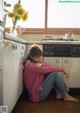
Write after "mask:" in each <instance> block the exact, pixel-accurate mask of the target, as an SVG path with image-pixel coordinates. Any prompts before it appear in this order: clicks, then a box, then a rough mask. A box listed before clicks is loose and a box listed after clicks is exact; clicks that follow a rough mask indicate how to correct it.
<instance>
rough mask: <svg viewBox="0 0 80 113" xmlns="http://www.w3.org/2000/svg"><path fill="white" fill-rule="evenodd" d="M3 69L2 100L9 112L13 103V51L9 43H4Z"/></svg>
mask: <svg viewBox="0 0 80 113" xmlns="http://www.w3.org/2000/svg"><path fill="white" fill-rule="evenodd" d="M4 46H5V47H4V66H3V68H4V71H3V77H4V78H3V101H4V105H7V106H8V112H9V113H10V112H11V110H12V108H13V106H14V103H13V95H14V92H13V82H14V81H13V78H14V74H13V52H12V46H11V44H10V42H9V43H6V44H5V45H4Z"/></svg>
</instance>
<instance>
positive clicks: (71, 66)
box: [63, 57, 80, 88]
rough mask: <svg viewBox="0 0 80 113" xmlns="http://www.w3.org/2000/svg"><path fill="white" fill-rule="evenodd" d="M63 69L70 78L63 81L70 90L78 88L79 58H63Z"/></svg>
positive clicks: (79, 81)
mask: <svg viewBox="0 0 80 113" xmlns="http://www.w3.org/2000/svg"><path fill="white" fill-rule="evenodd" d="M63 68H64V69H65V70H66V72H67V73H68V74H69V75H70V77H68V78H65V76H63V80H64V81H65V82H66V84H67V86H68V87H70V88H80V58H72V57H71V58H63Z"/></svg>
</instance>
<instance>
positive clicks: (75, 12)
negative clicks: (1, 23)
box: [6, 0, 80, 33]
mask: <svg viewBox="0 0 80 113" xmlns="http://www.w3.org/2000/svg"><path fill="white" fill-rule="evenodd" d="M17 1H18V0H17ZM7 3H11V7H9V8H7V9H8V10H9V11H11V8H12V7H13V5H14V4H15V3H16V1H15V0H7ZM21 4H22V6H23V7H24V9H25V10H27V11H28V12H29V17H28V20H27V21H26V22H23V21H19V22H18V25H20V26H21V27H25V28H28V29H29V30H30V29H31V30H34V29H35V30H36V31H37V30H38V28H39V30H41V31H45V32H44V33H46V32H48V33H52V32H53V31H54V32H56V33H59V32H57V31H56V30H58V31H60V33H64V32H65V33H66V32H73V33H80V0H21ZM45 10H46V11H45ZM10 26H11V19H9V18H8V19H7V23H6V27H10ZM63 29H64V30H63ZM50 30H51V31H52V32H50ZM62 31H63V32H62Z"/></svg>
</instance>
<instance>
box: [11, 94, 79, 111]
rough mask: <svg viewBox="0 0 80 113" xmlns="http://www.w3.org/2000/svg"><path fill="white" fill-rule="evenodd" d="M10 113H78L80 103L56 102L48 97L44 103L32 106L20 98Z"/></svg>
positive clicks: (51, 96)
mask: <svg viewBox="0 0 80 113" xmlns="http://www.w3.org/2000/svg"><path fill="white" fill-rule="evenodd" d="M74 97H75V96H74ZM77 98H78V99H80V96H77ZM12 113H80V103H74V102H64V101H62V100H56V99H55V97H54V96H53V95H50V96H49V97H48V98H47V99H46V100H45V101H43V102H40V103H36V104H34V103H31V102H29V101H28V100H27V99H26V98H23V97H21V98H20V99H19V101H18V102H17V104H16V106H15V107H14V109H13V111H12Z"/></svg>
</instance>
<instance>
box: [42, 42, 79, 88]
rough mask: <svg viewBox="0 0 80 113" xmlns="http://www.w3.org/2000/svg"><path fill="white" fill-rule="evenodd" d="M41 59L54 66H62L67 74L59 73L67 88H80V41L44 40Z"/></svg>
mask: <svg viewBox="0 0 80 113" xmlns="http://www.w3.org/2000/svg"><path fill="white" fill-rule="evenodd" d="M43 61H44V62H47V63H48V64H50V65H52V66H55V67H63V68H64V69H65V70H66V72H67V73H68V74H69V77H68V78H66V77H65V75H64V74H63V73H60V75H61V77H62V79H63V80H64V81H65V83H66V84H67V86H68V87H69V88H78V89H79V88H80V41H70V40H69V41H47V42H46V41H45V42H44V44H43Z"/></svg>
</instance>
